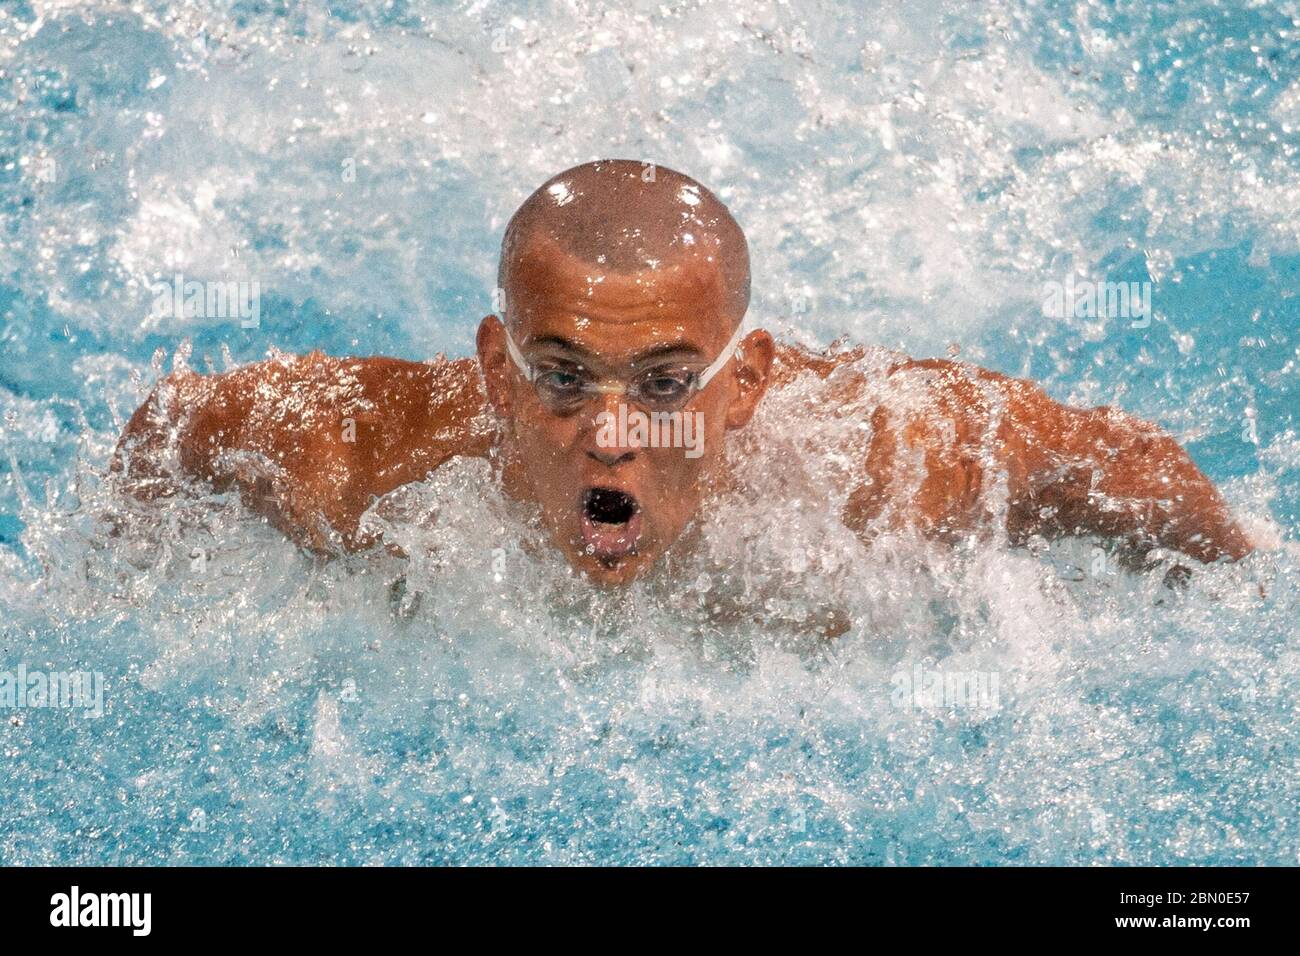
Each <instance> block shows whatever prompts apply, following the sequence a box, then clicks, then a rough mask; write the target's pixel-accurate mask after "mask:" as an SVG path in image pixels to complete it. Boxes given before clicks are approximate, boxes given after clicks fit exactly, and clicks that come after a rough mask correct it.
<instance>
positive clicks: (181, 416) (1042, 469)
mask: <svg viewBox="0 0 1300 956" xmlns="http://www.w3.org/2000/svg"><path fill="white" fill-rule="evenodd" d="M644 169H645V167H644V166H643V165H642V164H640V163H630V162H620V161H610V162H606V163H603V164H588V165H587V166H584V167H577V168H576V169H574V170H569V171H566V173H563V174H561V175H560V176H557V177H555V178H554V179H553V180H551V181H550V182H549V183H548V184H546V185H544V186H543V187H542V188H541V189H539V190H538V191H537V193H534V195H533V197H530V200H529V202H528V203H526V204H525V206H524V207H522V208H521V211H520V213H518V214H517V215H516V219H515V220H514V221H512V225H511V229H510V231H508V233H507V240H506V243H505V246H504V249H503V261H502V279H501V283H502V286H503V288H504V290H505V294H506V303H507V311H506V315H507V320H508V321H509V323H510V327H511V334H512V335H513V336H514V339H515V341H516V342H517V343H518V344H519V346H520V348H521V349H523V351H524V353H525V355H526V356H528V357H529V359H530V360H535V359H537V358H538V357H545V356H547V355H551V354H553V355H555V356H557V357H566V356H569V355H572V354H581V356H582V360H583V362H584V364H585V365H586V366H587V367H589V368H590V369H591V370H592V371H593V372H596V373H598V374H600V375H601V376H610V377H626V376H627V375H628V374H629V373H630V372H631V371H635V370H636V369H637V367H638V366H636V365H635V364H634V363H635V361H636V359H637V357H638V356H640V355H642V354H644V353H645V352H646V351H647V350H650V349H654V348H656V347H663V346H666V345H673V346H676V347H677V348H678V350H677V351H676V352H674V353H673V356H672V358H673V360H674V361H678V360H680V361H683V362H688V363H694V364H696V365H699V366H704V365H707V364H709V363H710V362H712V361H713V359H714V358H715V357H716V356H717V355H718V354H719V352H720V351H721V350H722V349H723V347H724V345H725V344H726V342H727V340H728V339H729V338H730V336H731V334H732V332H733V331H734V329H735V327H736V323H738V322H739V321H740V320H741V317H742V315H743V312H744V308H745V305H746V304H747V301H748V255H747V251H746V250H745V248H744V240H743V236H742V235H741V234H740V233H739V227H736V226H735V224H734V222H733V221H732V220H731V219H730V216H729V215H728V214H727V213H726V210H725V208H724V207H722V205H721V203H720V202H718V201H717V200H716V198H715V197H713V196H712V194H710V193H708V192H707V190H704V189H703V187H700V186H698V184H695V183H694V182H693V181H692V180H689V179H688V178H687V177H684V176H681V174H677V173H673V172H672V171H670V170H665V169H662V168H660V169H659V170H658V171H657V176H656V177H655V181H654V182H652V183H648V184H647V183H643V182H642V172H643V170H644ZM557 184H559V185H558V186H557ZM683 187H684V188H685V189H686V190H687V191H686V192H682V191H681V190H682V188H683ZM584 204H585V205H584ZM629 223H631V224H632V225H629ZM641 223H646V224H647V225H646V226H645V228H644V229H643V228H642V226H641V225H640V224H641ZM684 236H688V237H689V240H690V241H689V242H687V241H685V240H684V239H683V237H684ZM575 237H576V238H575ZM604 250H609V251H610V253H611V255H610V256H609V257H605V255H604ZM597 258H606V259H607V261H606V262H599V261H593V259H597ZM477 346H478V358H477V361H475V360H471V359H460V360H455V361H447V360H443V359H438V360H435V361H433V362H431V363H418V362H407V361H401V360H397V359H390V358H356V359H337V358H331V357H327V356H324V355H321V354H319V353H313V354H312V355H309V356H305V357H301V358H289V359H283V360H280V359H277V360H271V361H267V362H260V363H256V364H253V365H249V366H245V367H243V368H240V369H237V370H235V371H232V372H228V373H225V374H223V375H216V376H200V375H197V374H194V373H188V372H187V373H180V374H177V375H173V376H172V377H171V378H169V379H168V380H167V381H166V382H164V383H163V384H162V385H161V386H160V387H159V388H158V389H157V390H156V391H155V392H154V394H153V395H151V396H150V398H149V400H148V401H147V402H146V403H145V405H143V406H142V407H141V408H140V409H139V410H138V411H137V412H136V413H135V415H134V416H132V418H131V421H130V423H129V424H128V426H127V428H126V430H125V432H124V435H123V438H122V442H121V444H120V445H119V449H118V454H117V456H116V458H115V461H114V465H113V468H114V471H115V472H117V473H118V474H119V475H120V476H121V477H122V478H123V479H124V482H125V486H126V488H127V489H128V490H129V491H130V492H131V493H133V494H136V495H137V496H140V497H152V496H157V495H167V494H173V493H176V492H177V491H178V490H180V485H179V484H178V482H177V477H176V467H177V466H179V470H180V471H181V472H183V473H184V474H185V475H187V476H190V477H193V478H198V479H200V480H201V481H203V482H204V483H206V484H208V485H210V486H211V487H212V488H214V489H216V490H223V489H228V488H236V489H238V490H239V492H240V493H241V495H242V496H243V498H244V499H245V501H246V502H248V503H249V504H250V505H251V506H252V507H254V508H256V509H257V510H258V511H260V512H261V513H263V514H265V515H266V516H267V517H268V518H269V519H270V520H271V521H272V522H273V523H275V525H276V526H277V527H279V528H281V529H283V530H284V531H285V532H286V533H287V534H289V535H290V536H291V537H293V538H294V540H296V541H298V542H299V543H301V544H302V545H304V546H305V547H309V548H312V549H314V550H317V551H322V552H331V551H335V550H337V549H339V548H347V549H357V548H363V547H367V546H370V545H372V544H373V543H374V542H372V541H369V540H366V539H364V538H363V537H362V536H360V535H359V534H358V529H357V526H358V520H359V518H360V517H361V515H362V513H363V512H364V511H365V510H366V508H368V507H369V506H370V505H371V504H372V503H373V502H374V500H375V499H376V498H377V497H379V496H382V495H384V494H386V493H387V492H389V491H392V490H393V489H395V488H397V487H399V486H401V485H403V484H407V483H410V482H414V481H420V480H423V479H424V478H426V477H427V476H428V475H429V474H430V473H432V471H433V470H434V469H436V468H437V467H438V466H439V465H441V464H442V463H443V462H445V461H447V460H448V459H450V458H452V457H454V456H457V455H467V456H475V457H482V456H485V455H487V454H488V453H489V451H490V450H491V449H492V448H493V447H494V445H495V446H496V447H498V449H499V451H500V455H499V460H500V462H501V465H502V468H501V477H502V481H503V484H504V488H505V490H506V491H507V493H509V494H511V495H513V496H515V497H518V498H522V499H525V500H529V501H532V502H535V503H536V504H537V505H538V506H539V507H540V509H541V513H542V516H543V520H544V523H545V526H546V528H547V529H548V531H549V533H550V536H551V539H552V541H553V543H554V544H555V546H556V547H558V548H559V549H560V550H561V551H562V552H563V553H564V554H565V555H566V557H567V558H568V560H569V561H570V563H571V564H572V565H573V566H574V567H575V568H578V569H579V570H581V571H582V572H584V573H585V574H586V575H587V576H588V577H589V578H590V579H591V580H593V581H595V582H598V583H604V584H618V583H622V582H626V581H628V580H630V579H631V578H633V577H635V576H636V575H637V574H639V573H641V572H643V571H644V570H645V569H646V568H647V567H649V566H651V565H652V564H654V562H655V561H657V560H658V559H659V557H661V556H662V555H663V553H664V552H665V551H666V550H667V549H668V548H669V547H670V546H671V545H672V544H673V542H674V541H676V540H677V538H678V537H679V536H680V535H681V533H682V531H683V529H684V528H685V527H686V525H687V524H688V522H689V521H690V519H691V517H692V515H694V514H695V513H696V512H697V510H698V509H699V508H700V507H702V506H706V504H707V500H708V497H709V495H710V493H711V492H712V491H713V490H714V489H715V488H716V487H717V486H718V485H719V484H720V483H722V482H724V481H725V480H726V472H727V467H728V466H727V461H726V458H725V455H724V447H725V444H726V443H725V441H724V433H725V432H726V431H727V430H729V429H735V428H741V427H744V426H745V425H746V424H747V423H748V422H749V420H750V418H751V416H752V415H753V413H754V411H755V409H756V408H757V406H758V403H759V401H760V400H761V399H762V397H763V394H764V392H765V391H766V389H767V388H769V387H777V388H780V387H782V386H783V385H785V384H787V383H789V382H790V381H791V380H792V379H793V378H795V377H796V376H798V375H801V374H815V375H819V376H822V377H825V376H826V375H828V374H829V373H830V372H831V371H832V370H833V369H834V368H835V367H836V366H837V365H840V364H843V363H844V362H846V361H849V360H851V359H852V358H853V357H854V353H852V352H850V353H845V354H840V355H837V356H826V355H817V354H813V353H809V352H806V351H804V350H801V349H797V348H792V347H785V346H777V345H775V344H774V343H773V341H772V339H771V337H770V336H769V335H768V334H767V333H766V332H763V331H761V330H760V331H755V332H751V333H749V335H748V336H747V337H746V338H745V339H744V341H743V343H742V348H741V350H740V352H739V353H738V355H737V356H736V358H734V359H733V360H732V361H731V362H729V363H728V364H727V367H726V368H725V369H724V370H723V371H722V372H721V373H719V374H718V376H717V377H716V378H715V379H714V380H713V381H712V382H711V383H710V384H709V385H708V387H707V388H705V389H704V390H703V391H702V392H700V393H698V394H697V395H696V396H695V397H694V398H693V400H692V401H691V403H690V404H689V405H688V406H687V408H686V409H685V411H688V412H695V411H699V412H702V413H703V416H704V424H705V432H704V442H703V449H704V453H703V455H701V456H700V457H699V458H694V459H692V458H688V457H686V456H685V455H684V454H683V450H682V449H680V448H640V447H612V448H602V447H600V446H599V445H598V443H597V442H596V437H595V436H596V415H597V414H598V413H599V412H600V411H601V410H602V409H606V410H609V411H615V410H616V408H617V404H618V402H620V401H622V400H623V399H622V398H621V397H620V396H611V395H602V396H599V397H598V398H595V399H593V400H592V401H590V402H589V403H588V404H587V405H585V406H584V407H583V408H581V409H580V410H579V411H577V412H575V413H572V414H568V415H557V414H555V413H553V412H551V411H549V410H548V409H547V408H545V407H544V406H543V405H542V404H541V402H540V401H539V399H538V396H537V393H536V392H535V391H534V389H533V387H532V386H531V385H530V384H529V383H528V382H527V381H526V380H525V379H524V377H523V375H522V374H521V373H520V372H519V370H518V369H517V368H515V366H514V365H513V364H512V363H511V362H510V361H509V359H508V358H507V356H506V349H505V332H504V326H503V325H502V322H501V320H500V319H499V318H498V317H496V316H488V317H487V318H485V319H484V320H483V322H482V323H481V325H480V327H479V332H478V339H477ZM575 349H576V350H578V352H577V353H575V352H574V350H575ZM888 374H889V375H890V376H891V377H894V376H897V377H898V378H899V379H900V380H908V381H909V382H910V383H911V385H912V387H919V388H921V389H922V390H923V391H924V392H925V393H926V394H927V395H928V396H929V398H930V399H931V400H930V401H929V402H928V403H926V405H925V408H926V409H927V411H926V412H925V413H924V414H921V415H919V416H916V417H914V418H913V419H912V420H906V421H896V420H893V418H891V415H890V413H889V412H887V411H885V410H884V409H883V408H881V409H877V410H876V411H875V412H874V413H872V416H871V420H872V424H873V426H874V427H873V431H872V435H873V438H872V441H871V443H870V445H869V447H868V448H867V449H866V451H865V454H864V456H863V461H862V481H861V484H859V485H858V486H856V487H855V488H852V489H849V492H850V493H849V499H848V505H847V507H846V509H845V513H844V520H845V522H846V524H847V525H848V526H849V527H851V528H853V529H854V530H856V531H858V532H859V533H860V534H861V535H862V536H863V537H864V538H865V537H869V536H870V535H871V534H874V533H875V532H876V531H878V530H880V529H881V527H882V522H883V523H884V525H885V526H894V525H899V524H911V525H914V526H916V527H918V528H919V529H920V530H922V531H923V532H925V533H926V534H928V535H931V536H934V537H937V538H954V537H959V536H963V535H967V534H970V533H972V532H973V531H980V530H983V531H986V532H987V531H990V530H993V528H992V522H991V517H992V516H990V515H988V514H987V513H985V511H984V507H985V505H984V504H983V502H985V501H987V500H988V499H987V496H985V495H983V494H982V492H983V491H984V490H985V483H986V482H989V481H991V480H993V479H994V478H995V477H996V473H995V475H989V474H986V472H985V466H984V464H983V463H982V462H983V460H984V457H985V456H990V455H991V460H992V461H993V462H995V463H996V465H997V467H998V470H1005V473H1006V483H1007V488H1006V495H1007V501H1008V509H1007V511H1006V515H1005V527H1004V528H1002V529H999V533H1005V534H1006V535H1007V536H1008V537H1009V538H1010V539H1011V540H1012V541H1015V542H1022V541H1024V540H1026V539H1028V538H1029V537H1031V536H1033V535H1044V536H1048V537H1054V536H1058V535H1071V534H1087V535H1099V536H1103V537H1107V538H1117V539H1120V540H1122V541H1124V542H1126V543H1128V544H1130V545H1132V547H1133V548H1134V549H1136V550H1137V551H1139V552H1140V551H1141V550H1144V549H1146V548H1149V547H1151V546H1161V547H1167V548H1172V549H1175V550H1178V551H1181V552H1183V553H1186V554H1188V555H1191V556H1192V557H1194V558H1197V559H1199V560H1201V561H1206V562H1209V561H1213V560H1216V559H1218V558H1220V557H1229V558H1234V559H1235V558H1240V557H1242V556H1244V555H1245V554H1247V553H1248V552H1249V551H1250V550H1251V543H1250V542H1249V540H1248V539H1247V538H1246V536H1245V535H1244V534H1243V532H1242V531H1241V529H1240V528H1239V527H1238V525H1237V524H1236V522H1235V521H1234V520H1233V518H1232V516H1231V514H1230V513H1229V511H1228V509H1227V507H1226V505H1225V504H1224V502H1223V499H1222V497H1221V496H1220V495H1219V493H1218V491H1217V489H1216V488H1215V487H1214V485H1213V484H1212V483H1211V482H1210V481H1209V480H1208V479H1207V478H1206V477H1205V476H1204V475H1203V474H1202V473H1201V472H1200V471H1199V470H1198V469H1197V467H1196V466H1195V464H1193V462H1192V461H1191V459H1190V458H1189V457H1188V456H1187V454H1186V452H1184V451H1183V450H1182V449H1181V448H1180V447H1179V446H1178V444H1177V443H1176V442H1175V441H1174V440H1173V439H1172V438H1170V437H1169V436H1168V435H1166V434H1164V433H1163V432H1161V431H1160V430H1159V429H1158V428H1156V427H1155V426H1152V425H1148V424H1146V423H1143V422H1141V421H1138V420H1136V419H1134V418H1131V417H1130V416H1128V415H1125V414H1124V413H1123V412H1120V411H1118V410H1114V409H1110V408H1099V409H1091V410H1083V409H1075V408H1070V407H1067V406H1063V405H1061V404H1059V403H1057V402H1054V401H1052V400H1051V399H1049V398H1048V397H1047V396H1046V395H1045V394H1044V393H1043V392H1042V390H1041V389H1039V388H1038V387H1037V386H1035V385H1034V384H1033V383H1031V382H1027V381H1022V380H1017V379H1011V378H1007V377H1005V376H1002V375H999V374H997V373H994V372H990V371H987V370H984V369H980V368H977V367H975V366H971V365H967V364H963V363H956V362H948V361H942V360H922V361H906V360H905V361H900V362H899V363H898V364H897V365H896V366H894V367H893V368H892V369H890V370H889V372H888ZM349 420H350V421H351V423H352V425H351V428H352V433H351V434H352V435H353V436H354V438H355V440H354V441H346V440H345V436H348V435H349V432H348V427H349V426H348V425H347V422H348V421H349ZM172 448H174V449H176V452H174V453H172V454H175V453H178V455H179V459H178V460H172V459H171V458H169V449H172ZM918 453H919V456H920V460H922V461H924V465H925V467H924V474H923V475H913V474H911V473H910V472H909V469H910V468H911V467H912V466H910V465H908V464H907V463H908V462H912V461H915V460H917V457H918ZM918 483H919V484H918ZM592 486H599V487H605V488H614V489H617V490H620V491H625V492H627V493H629V494H631V495H633V496H634V497H635V499H636V501H637V502H638V505H639V507H640V511H641V516H642V518H643V524H642V530H641V534H640V538H639V540H638V542H637V545H636V548H635V551H634V552H633V553H631V554H629V555H626V556H623V557H620V558H618V559H617V560H607V559H603V558H600V557H598V556H595V555H592V554H590V553H588V550H589V549H584V546H583V542H582V536H581V530H580V523H581V517H582V504H581V502H582V495H583V490H584V489H586V488H589V487H592ZM902 495H906V496H907V497H906V500H900V496H902Z"/></svg>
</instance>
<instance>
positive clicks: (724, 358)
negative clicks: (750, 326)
mask: <svg viewBox="0 0 1300 956" xmlns="http://www.w3.org/2000/svg"><path fill="white" fill-rule="evenodd" d="M744 335H745V323H744V322H743V321H742V322H741V323H740V324H739V325H737V326H736V331H735V332H733V333H731V341H729V342H728V343H727V344H726V347H725V348H723V350H722V354H720V355H719V356H718V357H717V358H716V359H714V360H713V364H712V365H710V366H709V367H708V368H706V369H705V370H704V371H703V372H701V373H700V377H699V379H698V381H699V385H698V386H696V390H697V391H702V390H703V389H704V386H706V385H708V384H709V382H710V380H711V379H712V378H713V376H715V375H717V374H718V373H719V372H721V371H722V370H723V369H724V368H726V367H727V363H728V362H730V361H731V357H732V356H733V355H735V354H736V349H737V348H739V347H740V340H741V339H742V338H744Z"/></svg>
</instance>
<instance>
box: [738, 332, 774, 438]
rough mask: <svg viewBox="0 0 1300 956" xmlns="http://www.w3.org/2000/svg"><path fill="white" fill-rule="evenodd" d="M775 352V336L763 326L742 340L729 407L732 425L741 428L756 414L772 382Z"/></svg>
mask: <svg viewBox="0 0 1300 956" xmlns="http://www.w3.org/2000/svg"><path fill="white" fill-rule="evenodd" d="M775 354H776V345H775V344H773V342H772V336H771V335H769V334H768V333H767V332H766V331H764V330H763V329H755V330H754V331H753V332H750V333H749V335H747V336H745V338H744V339H743V340H742V341H741V343H740V349H739V350H738V351H737V353H736V373H735V379H734V381H735V385H734V386H733V390H732V399H731V404H730V405H728V406H727V427H728V428H740V427H741V426H742V425H744V424H745V423H746V422H748V421H749V420H750V418H752V417H753V415H754V410H755V409H756V408H758V400H759V399H760V398H762V397H763V393H764V392H766V391H767V386H768V384H769V383H770V382H771V379H772V359H773V357H774V356H775Z"/></svg>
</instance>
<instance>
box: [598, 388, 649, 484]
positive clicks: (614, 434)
mask: <svg viewBox="0 0 1300 956" xmlns="http://www.w3.org/2000/svg"><path fill="white" fill-rule="evenodd" d="M624 402H625V398H624V396H622V395H615V394H607V395H602V396H601V398H600V401H599V403H598V406H597V408H595V409H594V410H593V411H592V432H591V436H590V438H589V439H588V444H587V454H588V455H590V456H591V457H592V458H594V459H596V461H598V462H600V463H601V464H602V465H606V466H608V467H610V468H612V467H614V466H615V465H620V464H622V463H623V462H625V461H631V460H632V459H634V458H635V457H636V453H637V451H638V450H639V449H640V448H641V443H640V441H638V437H639V435H638V433H637V429H635V428H634V427H624V426H626V425H627V423H628V416H629V415H631V414H632V412H633V409H632V408H631V407H625V408H624V410H623V411H622V412H620V410H619V407H620V406H622V405H623V403H624ZM601 412H607V413H608V414H609V415H610V416H611V417H610V418H609V419H605V418H604V417H603V416H601V414H600V413H601ZM605 421H608V422H611V423H612V425H613V427H603V428H602V427H601V423H602V422H605Z"/></svg>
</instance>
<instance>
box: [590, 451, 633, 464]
mask: <svg viewBox="0 0 1300 956" xmlns="http://www.w3.org/2000/svg"><path fill="white" fill-rule="evenodd" d="M587 454H588V455H590V456H591V457H592V458H594V459H596V461H598V462H600V463H601V464H602V465H608V466H609V467H610V468H613V467H614V466H615V465H621V464H622V463H623V462H625V461H631V460H632V459H633V458H635V457H636V453H635V452H631V451H625V452H622V453H617V452H615V451H614V450H613V449H612V448H595V449H592V450H589V451H588V452H587Z"/></svg>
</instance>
